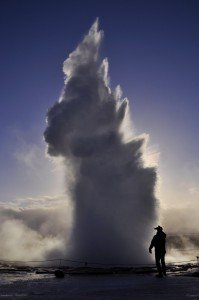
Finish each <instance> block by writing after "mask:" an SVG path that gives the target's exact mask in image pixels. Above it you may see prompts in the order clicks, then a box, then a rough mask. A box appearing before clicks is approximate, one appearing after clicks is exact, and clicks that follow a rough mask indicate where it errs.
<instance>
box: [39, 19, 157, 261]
mask: <svg viewBox="0 0 199 300" xmlns="http://www.w3.org/2000/svg"><path fill="white" fill-rule="evenodd" d="M102 37H103V33H102V31H99V30H98V21H96V22H95V23H94V24H93V26H92V27H91V29H90V31H89V33H88V34H87V35H86V36H85V37H84V39H83V41H82V42H81V43H80V44H79V45H78V47H77V48H76V50H75V51H74V52H72V53H71V54H70V55H69V58H68V59H66V61H65V62H64V65H63V71H64V73H65V75H66V81H65V86H64V90H63V93H62V95H61V97H60V99H59V101H58V102H56V103H55V104H54V106H53V107H52V108H50V109H49V111H48V114H47V128H46V131H45V133H44V137H45V141H46V142H47V144H48V153H49V154H50V155H51V156H62V157H64V158H65V160H66V162H70V165H72V167H73V170H74V174H75V180H74V182H73V185H72V187H71V197H72V200H73V205H74V215H73V218H74V220H73V229H72V232H71V245H72V247H71V248H70V251H68V256H70V257H75V258H80V259H85V260H89V261H92V260H93V261H98V262H112V263H128V262H139V261H142V262H143V261H144V260H145V261H146V257H147V255H146V253H147V249H148V242H149V238H148V233H149V231H151V228H152V227H153V226H154V224H155V221H156V199H155V196H154V189H155V183H156V171H155V169H154V168H153V167H145V166H144V161H143V151H144V146H145V138H144V137H140V138H136V137H133V136H132V133H131V131H132V129H129V124H130V116H129V111H128V100H127V99H122V93H121V89H120V88H119V87H117V88H116V89H115V91H111V89H110V87H109V85H108V83H109V78H108V61H107V59H104V60H103V61H102V62H101V60H100V58H99V47H100V44H101V41H102ZM66 165H67V164H66ZM66 171H67V168H66Z"/></svg>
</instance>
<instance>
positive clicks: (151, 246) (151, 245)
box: [149, 237, 155, 253]
mask: <svg viewBox="0 0 199 300" xmlns="http://www.w3.org/2000/svg"><path fill="white" fill-rule="evenodd" d="M154 240H155V237H153V238H152V241H151V244H150V246H149V253H152V249H153V247H154Z"/></svg>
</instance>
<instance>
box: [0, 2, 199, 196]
mask: <svg viewBox="0 0 199 300" xmlns="http://www.w3.org/2000/svg"><path fill="white" fill-rule="evenodd" d="M96 17H99V19H100V25H101V28H102V29H103V30H104V32H105V38H104V43H103V46H102V56H106V57H108V59H109V62H110V77H111V86H112V87H114V86H115V85H117V84H121V86H122V89H123V91H124V96H127V97H128V98H129V100H130V105H131V109H132V116H133V122H134V126H135V128H136V132H137V133H142V132H147V133H149V134H150V136H151V145H155V146H156V147H157V148H158V150H159V151H160V153H161V156H160V174H161V177H162V186H163V188H162V190H163V191H165V190H168V189H169V190H170V192H171V195H169V197H175V196H176V195H177V194H176V193H177V192H176V190H175V189H176V187H177V190H178V191H179V190H180V189H182V191H183V194H184V193H185V189H186V191H188V190H189V188H192V187H194V188H196V191H197V186H198V183H199V182H198V181H197V180H198V179H196V175H195V174H198V170H199V159H198V152H199V142H198V128H199V118H198V111H199V99H198V98H199V97H198V95H199V2H198V1H196V0H186V1H184V0H179V1H178V0H173V1H170V0H167V1H163V0H157V1H154V0H148V1H147V0H143V1H142V0H139V1H138V0H137V1H134V0H131V1H125V0H123V1H104V0H103V1H87V0H84V1H75V0H73V1H62V0H57V1H55V0H54V1H51V0H42V1H39V0H0V23H1V24H0V39H1V46H0V50H1V55H0V66H1V67H0V81H1V89H0V101H1V118H0V138H1V145H0V155H1V156H0V163H1V169H0V180H1V181H0V188H1V191H2V196H1V199H0V200H4V199H8V200H9V199H10V198H14V197H22V196H23V193H24V195H31V194H32V193H33V194H39V193H44V190H43V189H42V188H41V187H39V182H38V181H37V180H36V181H35V183H34V182H33V181H34V180H32V179H33V178H32V177H31V176H30V178H29V179H27V180H24V178H23V177H24V176H26V175H24V174H25V173H24V172H25V170H24V166H22V165H20V163H19V159H16V156H17V157H18V156H19V155H18V153H19V152H20V151H22V150H24V148H28V149H30V148H31V145H33V144H34V145H37V146H38V147H40V148H41V147H43V144H42V134H43V130H44V128H45V114H46V111H47V109H48V107H49V106H50V105H52V104H53V102H54V101H55V100H56V99H57V98H58V96H59V94H60V91H61V88H62V86H63V73H62V63H63V61H64V59H65V58H66V57H67V55H68V54H69V53H70V52H71V51H72V50H73V49H74V48H75V47H76V45H77V44H78V42H79V41H80V40H81V38H82V36H83V35H84V34H85V33H86V32H87V31H88V29H89V27H90V26H91V24H92V23H93V21H94V20H95V18H96ZM22 140H23V142H22ZM22 144H23V145H22ZM22 146H23V147H22ZM22 148H23V149H22ZM42 149H43V148H42ZM24 151H28V150H27V149H26V150H24ZM38 151H39V150H38ZM16 153H17V155H16ZM41 168H42V166H41ZM187 169H188V173H187ZM46 172H47V171H46ZM41 173H42V172H41ZM187 174H189V175H187ZM44 176H45V175H44ZM192 177H193V178H192ZM28 180H29V181H28ZM44 181H47V179H44ZM41 183H42V181H41V179H40V185H41ZM186 184H187V186H186ZM43 185H44V186H45V188H46V189H47V184H44V183H43ZM181 185H182V186H181ZM10 186H12V189H11V191H10V188H9V187H10ZM23 188H24V190H23ZM36 189H37V192H36V191H35V190H36ZM183 189H184V190H183ZM45 192H47V191H46V190H45ZM196 194H197V193H196ZM172 195H173V196H172ZM174 195H175V196H174ZM178 196H179V195H178ZM196 196H197V197H198V194H197V195H196ZM10 200H13V199H10Z"/></svg>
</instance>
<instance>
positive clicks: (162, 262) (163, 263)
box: [161, 254, 166, 276]
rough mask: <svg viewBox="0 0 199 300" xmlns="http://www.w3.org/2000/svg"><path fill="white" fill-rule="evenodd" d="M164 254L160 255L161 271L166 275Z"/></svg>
mask: <svg viewBox="0 0 199 300" xmlns="http://www.w3.org/2000/svg"><path fill="white" fill-rule="evenodd" d="M164 257H165V254H163V255H162V256H161V265H162V273H163V274H164V275H165V276H166V265H165V259H164Z"/></svg>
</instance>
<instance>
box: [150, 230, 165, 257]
mask: <svg viewBox="0 0 199 300" xmlns="http://www.w3.org/2000/svg"><path fill="white" fill-rule="evenodd" d="M165 244H166V234H165V233H164V232H163V231H160V232H157V234H156V235H154V237H153V239H152V241H151V245H150V247H149V250H151V249H152V248H153V247H155V252H156V253H161V254H165V253H166V248H165Z"/></svg>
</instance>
